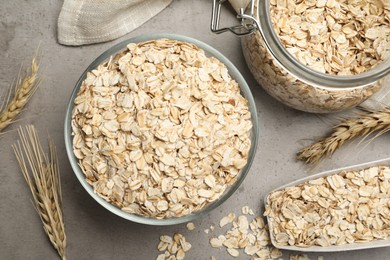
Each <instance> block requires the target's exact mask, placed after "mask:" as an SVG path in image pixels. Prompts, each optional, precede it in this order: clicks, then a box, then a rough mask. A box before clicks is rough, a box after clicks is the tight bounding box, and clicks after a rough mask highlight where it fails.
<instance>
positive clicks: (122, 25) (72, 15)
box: [58, 0, 172, 46]
mask: <svg viewBox="0 0 390 260" xmlns="http://www.w3.org/2000/svg"><path fill="white" fill-rule="evenodd" d="M171 2H172V0H64V4H63V6H62V9H61V12H60V16H59V18H58V42H59V43H60V44H64V45H73V46H76V45H84V44H92V43H99V42H105V41H110V40H113V39H116V38H119V37H121V36H123V35H125V34H127V33H129V32H130V31H132V30H134V29H136V28H137V27H139V26H140V25H141V24H143V23H145V22H146V21H147V20H149V19H150V18H152V17H153V16H155V15H156V14H158V13H159V12H160V11H161V10H163V9H164V8H165V7H167V6H168V5H169V4H170V3H171Z"/></svg>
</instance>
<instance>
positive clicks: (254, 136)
mask: <svg viewBox="0 0 390 260" xmlns="http://www.w3.org/2000/svg"><path fill="white" fill-rule="evenodd" d="M161 38H166V39H172V40H177V41H182V42H189V43H193V44H195V45H197V46H198V47H199V48H201V49H203V50H204V51H205V53H206V55H207V56H209V57H210V56H214V57H215V58H217V59H218V60H220V61H221V62H222V63H223V64H225V66H226V67H227V69H228V71H229V74H230V76H231V77H232V78H233V79H235V80H236V81H237V83H238V84H239V86H240V89H241V94H242V95H243V96H244V97H245V98H246V99H247V100H248V106H249V110H250V112H251V120H252V124H253V127H252V130H251V133H250V135H251V147H250V150H249V156H248V162H247V164H246V166H245V167H244V168H242V169H241V171H240V173H239V175H238V177H237V181H236V182H235V183H234V184H233V185H231V186H230V187H227V189H226V190H225V192H224V193H223V194H222V195H221V196H220V198H219V199H217V200H215V201H213V202H212V203H209V204H207V205H206V206H205V207H204V208H202V209H201V210H199V211H196V212H193V213H191V214H189V215H185V216H182V217H177V218H166V219H156V218H148V217H145V216H141V215H135V214H131V213H128V212H125V211H123V210H121V209H120V208H118V207H116V206H114V205H113V204H111V203H110V202H107V201H105V200H104V199H103V198H101V197H99V196H98V195H97V194H96V193H95V192H94V190H93V188H92V186H91V185H90V184H89V183H88V182H87V181H86V179H85V175H84V173H83V172H82V170H81V168H80V166H79V165H78V159H77V158H76V157H75V155H74V153H73V145H72V141H73V137H72V127H71V121H72V110H73V107H74V102H73V101H74V99H75V97H76V95H77V93H78V91H79V89H80V86H81V84H82V82H83V81H84V79H85V78H86V75H87V72H89V71H91V70H93V69H95V68H97V66H98V65H100V64H101V63H103V62H105V61H107V60H109V59H110V57H111V56H112V55H115V54H116V53H118V52H121V51H123V50H124V49H125V48H126V46H127V45H128V44H129V43H138V42H144V41H149V40H157V39H161ZM258 134H259V123H258V118H257V110H256V105H255V101H254V99H253V96H252V93H251V91H250V89H249V87H248V84H247V83H246V81H245V79H244V78H243V76H242V75H241V73H240V72H239V71H238V69H237V68H236V67H235V66H234V65H233V64H232V63H231V62H230V61H229V60H228V59H227V58H226V57H225V56H224V55H222V54H221V53H220V52H219V51H217V50H216V49H214V48H213V47H211V46H209V45H207V44H205V43H203V42H201V41H199V40H196V39H193V38H190V37H186V36H181V35H174V34H147V35H141V36H137V37H134V38H131V39H128V40H125V41H123V42H120V43H118V44H117V45H115V46H113V47H111V48H110V49H108V50H107V51H105V52H104V53H103V54H101V55H100V56H99V57H98V58H96V59H95V60H94V61H93V62H92V63H91V64H90V65H89V66H88V67H87V69H86V70H85V71H84V72H83V74H82V75H81V77H80V79H79V80H78V81H77V83H76V86H75V88H74V90H73V92H72V95H71V97H70V100H69V104H68V108H67V111H66V116H65V127H64V137H65V147H66V152H67V155H68V158H69V161H70V164H71V166H72V169H73V171H74V173H75V175H76V177H77V179H78V180H79V181H80V183H81V185H82V186H83V187H84V188H85V190H86V191H87V192H88V193H89V195H91V196H92V198H93V199H95V200H96V201H97V202H98V203H99V204H100V205H102V206H103V207H104V208H106V209H107V210H109V211H110V212H112V213H114V214H116V215H118V216H120V217H122V218H124V219H127V220H130V221H133V222H137V223H142V224H148V225H175V224H179V223H185V222H188V221H191V220H194V219H196V218H198V217H200V216H202V215H205V214H207V213H209V212H210V211H211V210H213V209H215V208H216V207H218V206H219V205H221V204H222V203H223V202H225V201H226V200H227V199H228V198H229V197H230V196H231V195H232V194H233V193H234V192H235V191H236V190H237V189H238V187H239V186H240V184H241V183H242V182H243V180H244V179H245V177H246V175H247V174H248V172H249V169H250V167H251V165H252V162H253V159H254V156H255V151H256V147H257V141H258Z"/></svg>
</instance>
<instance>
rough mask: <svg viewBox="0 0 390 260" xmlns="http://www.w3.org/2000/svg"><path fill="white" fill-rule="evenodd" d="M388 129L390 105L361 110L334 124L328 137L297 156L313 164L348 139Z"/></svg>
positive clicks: (301, 151) (304, 149)
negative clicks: (354, 116) (376, 109)
mask: <svg viewBox="0 0 390 260" xmlns="http://www.w3.org/2000/svg"><path fill="white" fill-rule="evenodd" d="M389 130H390V107H386V108H384V109H382V110H379V111H374V110H362V112H361V113H360V114H359V116H358V117H356V118H350V119H344V120H343V121H342V122H341V123H340V124H339V125H336V126H335V127H334V128H333V132H332V133H331V134H330V135H329V136H328V137H326V138H324V139H321V140H319V141H317V142H316V143H313V144H311V145H309V146H307V147H305V148H303V149H302V150H300V151H299V152H298V154H297V158H298V159H299V160H302V161H304V162H306V163H308V164H315V163H318V162H319V161H320V160H321V159H322V158H324V157H325V156H331V155H332V154H333V153H334V152H335V151H336V150H337V149H338V148H339V147H341V146H342V145H343V144H344V143H345V142H346V141H348V140H351V139H353V138H356V137H363V138H366V137H367V136H369V135H371V134H373V133H374V132H377V131H379V133H378V135H381V134H383V133H385V132H387V131H389ZM378 135H377V136H378Z"/></svg>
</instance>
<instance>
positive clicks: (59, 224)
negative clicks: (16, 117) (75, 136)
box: [12, 125, 66, 259]
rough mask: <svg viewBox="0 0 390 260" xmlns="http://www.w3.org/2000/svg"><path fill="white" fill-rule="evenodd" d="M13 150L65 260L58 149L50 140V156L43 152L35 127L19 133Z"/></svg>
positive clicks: (44, 226)
mask: <svg viewBox="0 0 390 260" xmlns="http://www.w3.org/2000/svg"><path fill="white" fill-rule="evenodd" d="M18 132H19V138H20V141H19V140H18V141H17V143H16V144H14V145H13V146H12V147H13V150H14V152H15V156H16V159H17V161H18V163H19V166H20V169H21V171H22V174H23V176H24V178H25V180H26V182H27V185H28V187H29V188H30V191H31V193H32V196H33V201H34V206H35V208H36V210H37V212H38V214H39V217H40V218H41V221H42V224H43V229H44V230H45V232H46V234H47V235H48V237H49V239H50V242H51V243H52V244H53V246H54V248H55V249H56V250H57V252H58V254H59V255H60V257H61V258H62V259H66V255H65V248H66V235H65V227H64V220H63V214H62V198H61V184H60V176H59V168H58V161H57V156H56V151H55V146H54V144H53V142H52V141H51V140H49V156H47V155H46V154H45V153H44V152H43V149H42V146H41V144H40V142H39V139H38V135H37V131H36V130H35V128H34V126H32V125H29V126H26V128H25V129H23V128H22V127H20V128H19V129H18Z"/></svg>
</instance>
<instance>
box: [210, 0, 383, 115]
mask: <svg viewBox="0 0 390 260" xmlns="http://www.w3.org/2000/svg"><path fill="white" fill-rule="evenodd" d="M217 2H218V1H216V0H214V4H213V17H212V24H211V29H212V31H214V32H216V33H221V32H224V31H227V30H230V31H232V32H234V33H236V34H237V35H239V36H243V37H242V40H241V43H242V50H243V53H244V57H245V60H246V63H247V65H248V67H249V69H250V71H251V73H252V74H253V76H254V77H255V79H256V81H257V82H258V83H259V84H260V85H261V86H262V87H263V88H264V89H265V90H266V91H267V92H268V93H269V94H270V95H271V96H273V97H274V98H276V99H277V100H279V101H280V102H282V103H284V104H285V105H287V106H290V107H292V108H295V109H298V110H302V111H306V112H312V113H329V112H337V111H342V110H345V109H348V108H352V107H354V106H357V105H359V104H360V103H362V102H363V101H365V100H366V99H367V98H369V97H370V96H371V95H373V94H374V93H375V92H377V91H378V90H379V89H380V88H381V86H382V83H383V79H384V77H385V76H386V75H387V74H388V73H389V72H390V60H389V59H387V60H386V61H383V62H381V63H380V64H379V65H377V66H375V67H374V68H372V69H370V70H369V71H366V72H362V73H359V74H356V75H352V76H336V75H330V74H326V73H322V72H319V71H315V70H313V69H311V68H309V67H308V66H305V65H304V64H303V63H301V62H300V61H298V60H297V59H295V57H293V56H292V55H291V54H290V53H289V52H288V51H287V50H286V48H285V47H284V46H283V44H282V43H281V42H280V40H279V37H278V36H277V35H276V33H275V31H274V28H273V24H272V22H271V14H270V8H269V7H270V0H262V1H258V0H252V2H251V6H250V8H249V11H250V13H249V14H246V13H244V10H243V9H241V13H240V14H239V15H238V18H240V19H241V25H238V26H233V27H229V28H219V21H218V20H219V16H220V10H221V4H222V3H223V2H225V1H223V0H222V1H219V2H218V3H217ZM387 87H389V86H387Z"/></svg>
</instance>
